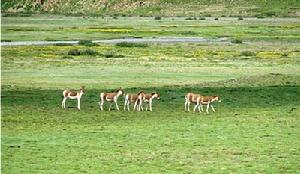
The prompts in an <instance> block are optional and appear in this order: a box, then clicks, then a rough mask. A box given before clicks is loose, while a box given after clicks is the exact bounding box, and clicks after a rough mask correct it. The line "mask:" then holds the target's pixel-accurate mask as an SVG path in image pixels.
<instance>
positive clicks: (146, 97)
mask: <svg viewBox="0 0 300 174" xmlns="http://www.w3.org/2000/svg"><path fill="white" fill-rule="evenodd" d="M155 98H157V99H158V100H159V99H160V97H159V94H158V93H157V92H153V93H151V94H143V95H142V100H141V101H139V110H140V109H142V110H144V108H143V105H142V103H143V102H145V103H146V111H147V110H148V105H149V110H150V111H152V102H153V99H155ZM147 103H148V105H147Z"/></svg>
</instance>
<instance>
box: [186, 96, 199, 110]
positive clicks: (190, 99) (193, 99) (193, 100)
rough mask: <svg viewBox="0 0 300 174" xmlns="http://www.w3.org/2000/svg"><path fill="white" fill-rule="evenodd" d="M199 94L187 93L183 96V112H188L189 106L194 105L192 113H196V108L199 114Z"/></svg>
mask: <svg viewBox="0 0 300 174" xmlns="http://www.w3.org/2000/svg"><path fill="white" fill-rule="evenodd" d="M200 98H201V95H200V94H195V93H187V94H186V95H185V104H184V110H185V111H188V112H190V104H191V103H195V104H196V105H195V107H194V112H195V111H196V108H198V110H199V112H201V110H200V108H199V106H200Z"/></svg>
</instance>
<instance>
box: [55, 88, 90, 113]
mask: <svg viewBox="0 0 300 174" xmlns="http://www.w3.org/2000/svg"><path fill="white" fill-rule="evenodd" d="M84 91H85V89H84V86H82V87H81V88H80V90H79V92H78V91H70V90H64V91H63V100H62V102H61V107H62V108H66V100H67V99H68V98H69V99H77V109H78V110H80V98H81V96H82V95H83V93H84Z"/></svg>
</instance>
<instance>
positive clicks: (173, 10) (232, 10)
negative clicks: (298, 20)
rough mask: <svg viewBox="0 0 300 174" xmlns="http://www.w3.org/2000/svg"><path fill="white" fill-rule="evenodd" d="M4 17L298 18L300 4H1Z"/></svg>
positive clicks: (67, 0) (217, 0) (16, 0)
mask: <svg viewBox="0 0 300 174" xmlns="http://www.w3.org/2000/svg"><path fill="white" fill-rule="evenodd" d="M1 11H2V13H13V14H14V13H53V14H66V15H91V16H94V15H96V16H98V15H99V16H101V15H115V16H118V15H120V16H256V17H271V16H280V17H286V16H299V15H300V1H298V0H202V1H198V0H111V1H108V0H97V1H95V0H89V1H80V0H2V1H1Z"/></svg>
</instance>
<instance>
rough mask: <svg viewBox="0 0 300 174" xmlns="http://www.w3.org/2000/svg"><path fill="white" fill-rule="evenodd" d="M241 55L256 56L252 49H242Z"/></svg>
mask: <svg viewBox="0 0 300 174" xmlns="http://www.w3.org/2000/svg"><path fill="white" fill-rule="evenodd" d="M241 56H246V57H250V56H256V53H254V52H252V51H243V52H241Z"/></svg>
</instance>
